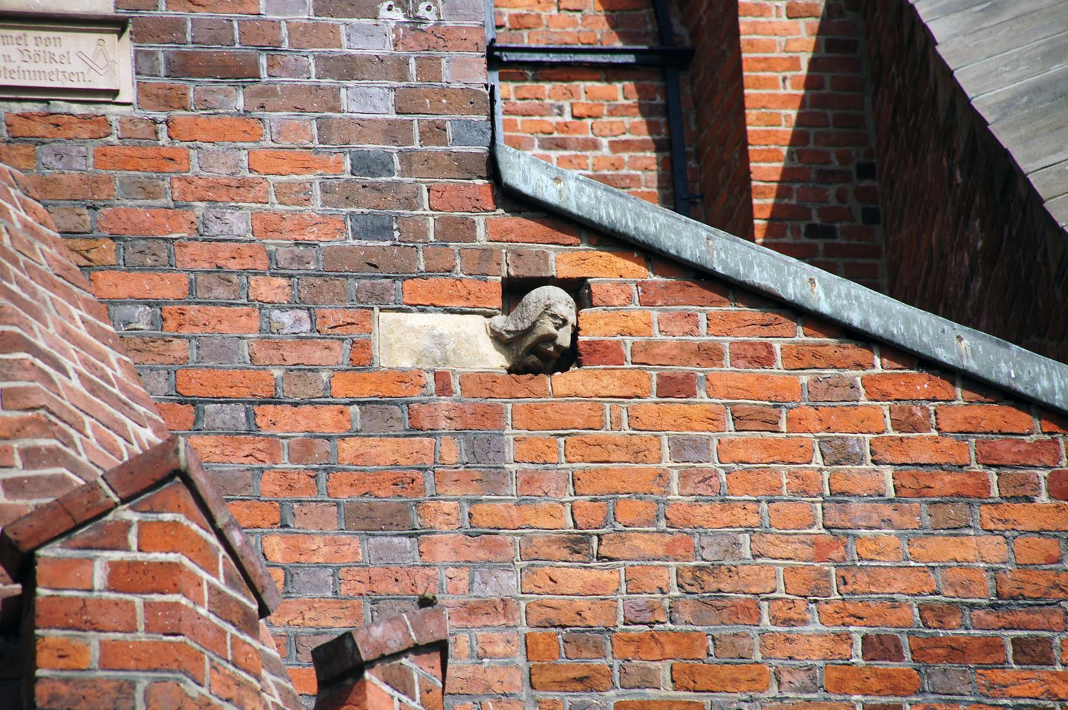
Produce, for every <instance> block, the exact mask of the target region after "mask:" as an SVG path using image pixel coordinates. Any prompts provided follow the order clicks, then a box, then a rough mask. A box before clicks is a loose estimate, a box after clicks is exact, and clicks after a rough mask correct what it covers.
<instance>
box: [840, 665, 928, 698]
mask: <svg viewBox="0 0 1068 710" xmlns="http://www.w3.org/2000/svg"><path fill="white" fill-rule="evenodd" d="M824 683H825V685H826V688H827V692H830V693H837V694H842V695H884V696H904V695H913V694H915V693H916V692H917V691H918V690H919V689H920V676H919V675H918V674H917V673H916V671H914V670H912V669H911V668H882V667H877V666H827V667H826V668H825V669H824Z"/></svg>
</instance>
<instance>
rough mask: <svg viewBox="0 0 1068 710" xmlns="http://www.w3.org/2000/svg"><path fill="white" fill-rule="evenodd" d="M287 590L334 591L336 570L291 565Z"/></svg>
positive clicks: (302, 593)
mask: <svg viewBox="0 0 1068 710" xmlns="http://www.w3.org/2000/svg"><path fill="white" fill-rule="evenodd" d="M288 577H289V579H288V580H287V582H286V591H287V592H289V593H290V594H296V595H306V594H331V593H332V592H333V591H334V572H333V570H330V569H315V568H307V567H290V569H289V574H288Z"/></svg>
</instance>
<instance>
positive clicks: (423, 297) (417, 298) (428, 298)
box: [401, 278, 501, 308]
mask: <svg viewBox="0 0 1068 710" xmlns="http://www.w3.org/2000/svg"><path fill="white" fill-rule="evenodd" d="M401 291H402V293H403V296H404V302H405V303H406V304H408V305H410V306H459V307H466V308H500V307H501V284H500V282H499V281H477V280H475V279H443V278H442V279H408V280H407V281H405V282H404V283H403V285H402V286H401Z"/></svg>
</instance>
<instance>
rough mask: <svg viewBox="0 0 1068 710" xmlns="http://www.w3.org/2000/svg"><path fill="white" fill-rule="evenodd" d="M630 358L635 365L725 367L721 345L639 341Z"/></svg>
mask: <svg viewBox="0 0 1068 710" xmlns="http://www.w3.org/2000/svg"><path fill="white" fill-rule="evenodd" d="M581 345H582V344H581V343H580V347H581ZM630 356H631V361H632V362H633V363H634V364H635V365H666V366H673V367H723V346H722V345H720V344H719V343H709V342H697V343H694V342H685V341H672V340H639V341H636V342H635V343H634V344H633V345H632V346H631V351H630ZM605 364H615V363H605ZM619 364H622V363H619Z"/></svg>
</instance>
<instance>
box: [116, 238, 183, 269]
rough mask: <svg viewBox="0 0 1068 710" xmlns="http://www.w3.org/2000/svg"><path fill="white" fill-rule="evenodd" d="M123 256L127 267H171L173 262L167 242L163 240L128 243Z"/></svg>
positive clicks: (125, 245)
mask: <svg viewBox="0 0 1068 710" xmlns="http://www.w3.org/2000/svg"><path fill="white" fill-rule="evenodd" d="M122 256H123V264H125V265H126V266H150V267H151V266H170V262H171V255H170V251H169V249H168V246H167V242H164V241H162V240H144V241H136V242H126V243H125V244H123V245H122Z"/></svg>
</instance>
